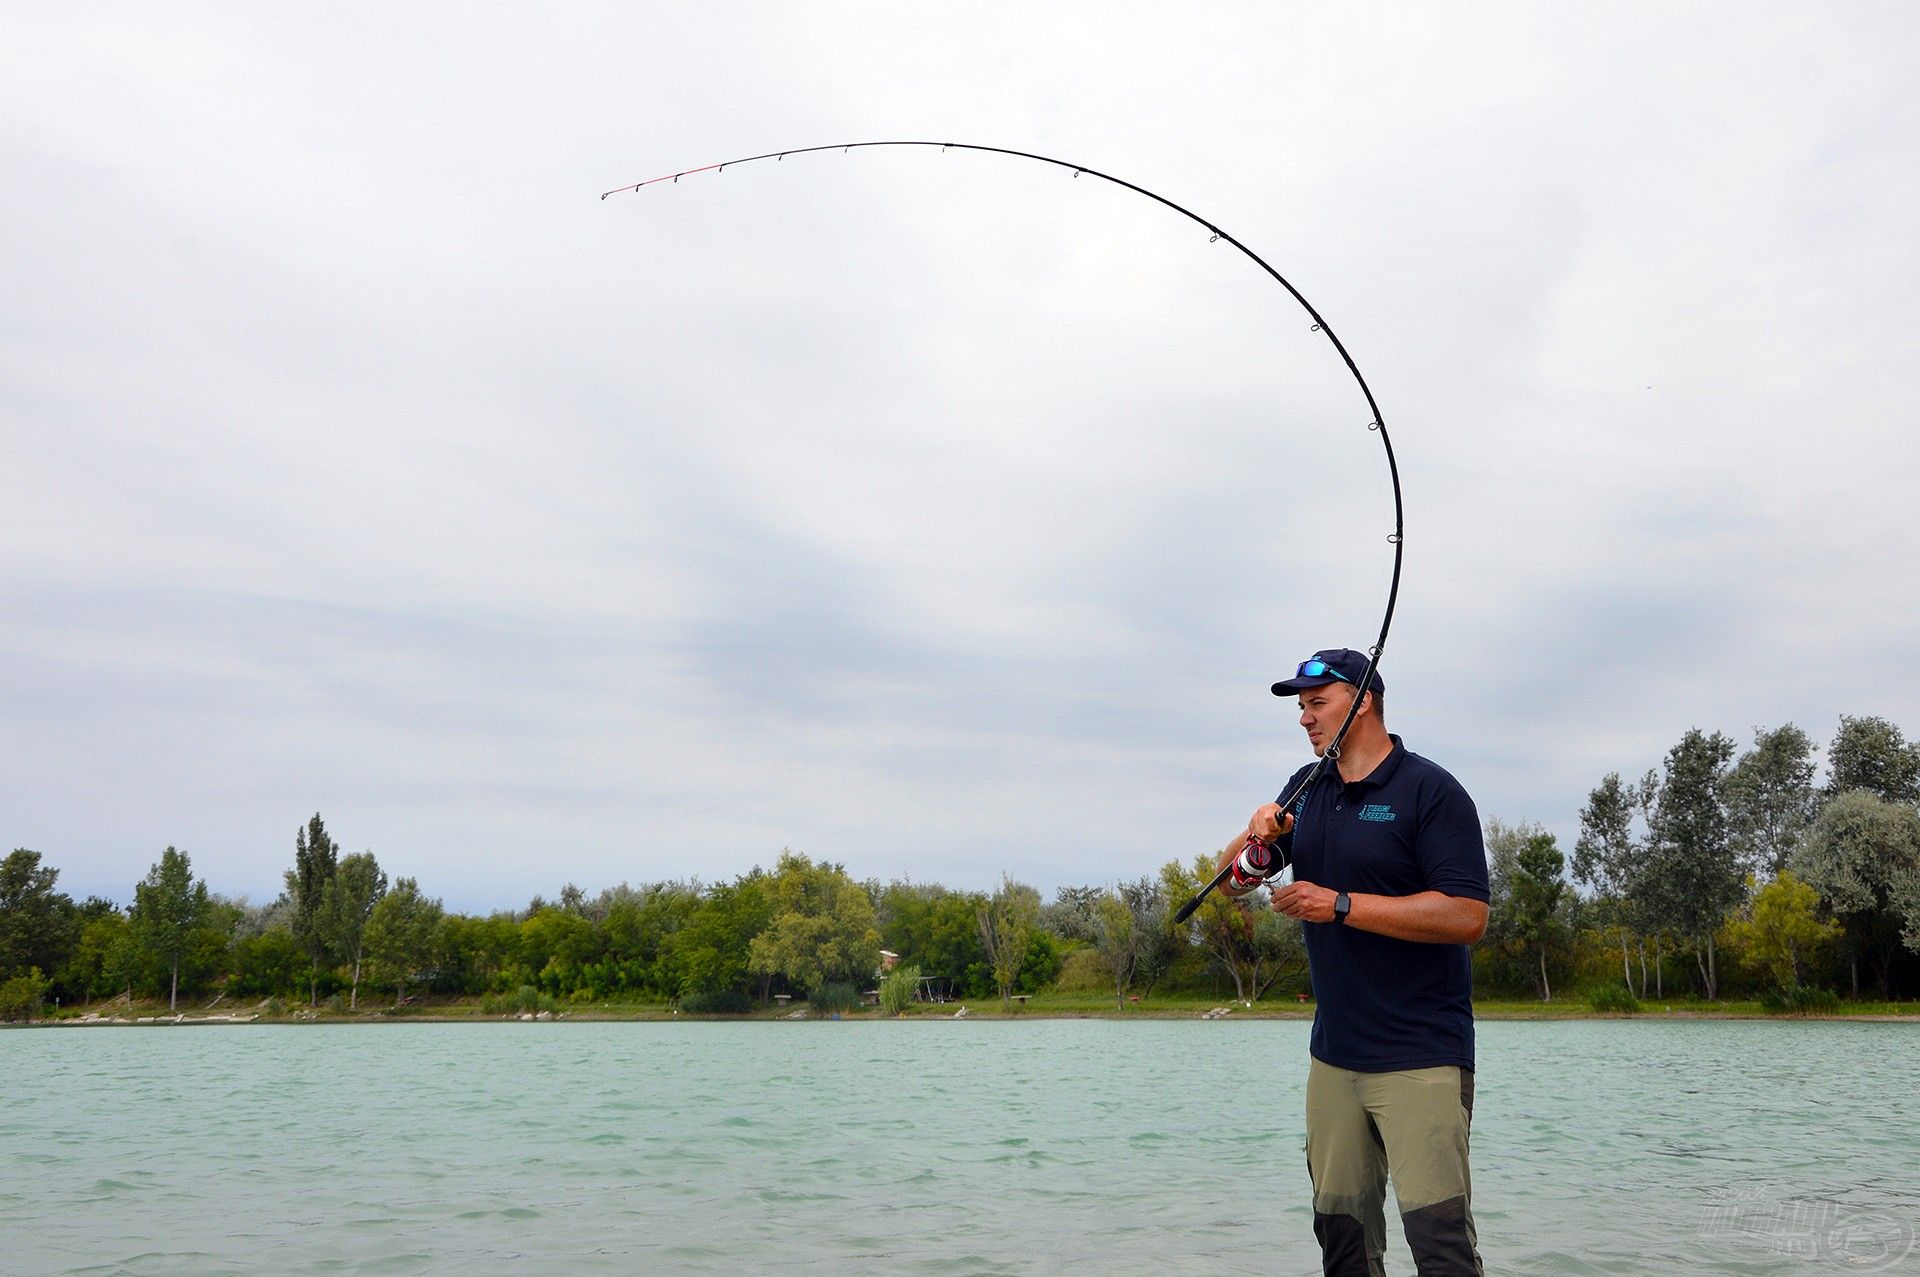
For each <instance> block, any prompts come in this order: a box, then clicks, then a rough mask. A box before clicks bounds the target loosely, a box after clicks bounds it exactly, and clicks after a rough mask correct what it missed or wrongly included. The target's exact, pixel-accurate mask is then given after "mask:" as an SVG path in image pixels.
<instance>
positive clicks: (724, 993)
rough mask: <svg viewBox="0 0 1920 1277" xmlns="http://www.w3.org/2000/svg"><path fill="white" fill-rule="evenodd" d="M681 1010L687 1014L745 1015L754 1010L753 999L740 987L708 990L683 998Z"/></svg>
mask: <svg viewBox="0 0 1920 1277" xmlns="http://www.w3.org/2000/svg"><path fill="white" fill-rule="evenodd" d="M680 1010H681V1011H682V1012H684V1013H685V1014H687V1015H745V1014H747V1013H748V1012H749V1011H751V1010H753V999H752V998H750V997H748V996H747V995H746V994H745V993H743V992H741V991H740V990H739V989H713V990H706V991H701V992H696V993H689V994H687V995H686V996H685V997H683V998H681V999H680Z"/></svg>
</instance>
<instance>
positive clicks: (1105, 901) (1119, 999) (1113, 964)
mask: <svg viewBox="0 0 1920 1277" xmlns="http://www.w3.org/2000/svg"><path fill="white" fill-rule="evenodd" d="M1093 922H1094V932H1093V934H1094V949H1095V951H1097V952H1098V953H1099V955H1100V960H1101V963H1102V965H1104V967H1105V968H1106V973H1107V977H1108V980H1109V981H1110V983H1111V986H1112V988H1113V1004H1114V1006H1116V1007H1124V1006H1125V1005H1126V997H1127V990H1128V989H1130V988H1132V987H1133V976H1134V971H1135V970H1136V969H1137V968H1138V966H1139V963H1140V951H1141V947H1142V943H1143V942H1142V938H1141V936H1140V930H1139V927H1138V926H1137V925H1136V924H1135V921H1134V916H1133V910H1131V909H1129V908H1127V902H1126V901H1124V900H1122V899H1121V898H1120V897H1119V896H1117V895H1112V894H1109V895H1105V896H1102V897H1101V898H1100V899H1099V900H1098V901H1097V902H1095V904H1094V907H1093Z"/></svg>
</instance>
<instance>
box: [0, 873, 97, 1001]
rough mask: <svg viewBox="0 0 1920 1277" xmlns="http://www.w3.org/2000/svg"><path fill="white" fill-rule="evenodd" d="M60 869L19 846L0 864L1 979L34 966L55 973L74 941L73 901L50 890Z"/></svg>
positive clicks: (75, 913)
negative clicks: (46, 863) (42, 861)
mask: <svg viewBox="0 0 1920 1277" xmlns="http://www.w3.org/2000/svg"><path fill="white" fill-rule="evenodd" d="M59 877H60V871H59V870H57V869H54V868H52V867H51V866H47V865H42V864H41V863H40V853H39V852H37V851H28V850H27V849H26V848H25V847H21V848H18V849H16V850H15V851H13V852H12V853H11V854H9V855H8V856H7V858H6V859H5V860H0V980H4V979H6V978H7V977H9V976H15V975H24V974H26V972H27V971H29V970H31V969H34V968H38V969H40V970H42V971H57V970H59V968H60V967H61V965H62V964H63V963H65V962H66V961H67V959H68V956H69V954H70V952H71V950H72V948H73V945H74V943H75V941H76V940H77V939H78V938H79V933H80V918H79V914H78V910H76V909H75V908H74V904H73V900H72V899H71V898H70V897H68V896H67V894H66V893H65V892H61V891H56V890H54V885H53V884H54V882H55V881H56V880H57V879H58V878H59Z"/></svg>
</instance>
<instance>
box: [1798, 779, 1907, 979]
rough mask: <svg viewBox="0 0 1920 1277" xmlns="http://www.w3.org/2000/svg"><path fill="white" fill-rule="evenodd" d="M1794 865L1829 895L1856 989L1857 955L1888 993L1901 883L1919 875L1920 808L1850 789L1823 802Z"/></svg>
mask: <svg viewBox="0 0 1920 1277" xmlns="http://www.w3.org/2000/svg"><path fill="white" fill-rule="evenodd" d="M1793 867H1794V872H1795V874H1796V875H1797V876H1798V877H1799V878H1800V879H1801V880H1802V881H1804V882H1806V883H1808V884H1810V885H1811V886H1812V887H1813V889H1814V890H1815V891H1818V892H1819V893H1820V895H1821V896H1822V897H1823V898H1824V899H1825V900H1826V902H1827V907H1828V908H1830V909H1831V910H1833V913H1834V915H1835V917H1836V918H1837V919H1838V920H1839V922H1840V925H1841V927H1842V928H1843V929H1844V934H1845V937H1846V942H1847V948H1848V952H1849V954H1850V956H1851V962H1852V970H1853V996H1854V997H1859V996H1860V972H1859V960H1860V959H1861V958H1865V959H1866V960H1867V962H1868V964H1869V965H1870V966H1872V968H1873V970H1874V974H1875V975H1876V976H1878V978H1879V981H1880V996H1881V997H1883V998H1891V997H1892V996H1893V957H1894V954H1895V952H1896V951H1897V950H1898V949H1899V946H1900V940H1901V936H1900V914H1899V908H1898V906H1899V905H1900V903H1902V902H1903V899H1904V892H1905V889H1906V884H1907V883H1908V882H1909V881H1910V880H1911V879H1912V878H1913V877H1914V876H1915V875H1920V813H1916V812H1915V811H1914V810H1913V809H1912V808H1911V807H1906V806H1902V805H1900V804H1898V803H1892V802H1888V801H1887V800H1886V799H1885V798H1882V797H1880V796H1879V795H1878V794H1874V793H1870V792H1868V791H1866V790H1859V789H1854V790H1848V791H1847V792H1846V793H1843V794H1841V795H1839V796H1838V797H1836V798H1834V799H1833V800H1832V801H1830V802H1828V803H1827V805H1826V806H1825V807H1824V808H1822V809H1821V812H1820V814H1819V815H1818V816H1816V817H1815V818H1814V821H1813V825H1812V827H1811V828H1809V829H1808V830H1807V836H1806V839H1805V841H1804V842H1802V843H1801V844H1800V850H1799V852H1798V853H1797V854H1796V855H1795V856H1794V863H1793Z"/></svg>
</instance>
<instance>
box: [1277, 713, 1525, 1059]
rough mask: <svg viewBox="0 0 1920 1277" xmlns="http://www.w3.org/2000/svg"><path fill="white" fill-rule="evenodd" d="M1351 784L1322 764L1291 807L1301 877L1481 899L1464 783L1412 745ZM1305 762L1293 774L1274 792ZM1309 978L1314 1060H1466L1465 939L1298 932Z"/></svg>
mask: <svg viewBox="0 0 1920 1277" xmlns="http://www.w3.org/2000/svg"><path fill="white" fill-rule="evenodd" d="M1391 739H1392V741H1393V752H1392V753H1390V754H1388V755H1387V756H1386V758H1384V759H1382V760H1381V762H1380V765H1379V766H1378V767H1375V768H1374V769H1373V772H1372V774H1371V775H1369V776H1368V777H1367V778H1366V779H1364V780H1358V781H1355V782H1353V783H1352V784H1347V783H1345V782H1343V781H1342V780H1341V779H1340V774H1339V771H1338V770H1337V769H1336V768H1335V767H1334V766H1329V767H1328V768H1327V769H1326V770H1325V771H1324V772H1322V773H1321V775H1320V777H1319V778H1318V779H1317V780H1315V781H1314V783H1313V786H1312V788H1311V789H1309V790H1308V791H1307V792H1306V793H1304V794H1302V795H1301V796H1300V797H1299V798H1298V799H1297V800H1296V801H1295V803H1294V807H1293V813H1294V816H1293V818H1294V826H1293V833H1292V834H1291V835H1289V837H1288V838H1287V839H1285V840H1283V842H1282V846H1283V847H1285V846H1286V844H1287V843H1288V842H1290V843H1291V846H1290V847H1286V849H1287V850H1288V851H1290V852H1291V854H1292V857H1293V876H1294V880H1295V881H1296V882H1311V883H1315V884H1317V885H1318V886H1322V887H1328V888H1331V889H1332V890H1334V891H1346V892H1364V893H1367V894H1370V895H1378V896H1411V895H1414V894H1416V893H1418V892H1422V891H1438V892H1442V893H1444V894H1446V895H1449V896H1467V897H1471V898H1472V899H1474V900H1485V899H1487V894H1488V893H1487V851H1486V845H1485V843H1484V842H1483V841H1482V840H1481V836H1480V814H1479V813H1478V812H1477V811H1475V810H1474V806H1473V799H1471V798H1469V797H1468V796H1467V791H1466V790H1465V789H1463V788H1461V786H1460V782H1459V781H1457V780H1455V779H1454V778H1453V777H1452V776H1451V775H1449V774H1448V773H1447V772H1446V770H1445V769H1444V768H1441V767H1439V766H1437V765H1436V764H1434V763H1432V762H1430V761H1428V760H1427V759H1425V758H1422V757H1420V755H1418V754H1415V753H1413V752H1411V751H1410V750H1408V749H1407V748H1406V747H1405V746H1404V745H1402V744H1401V743H1400V738H1399V737H1398V736H1394V737H1392V738H1391ZM1309 770H1310V768H1306V767H1303V768H1301V769H1300V770H1299V771H1297V772H1295V773H1294V774H1293V778H1292V779H1291V780H1289V781H1288V782H1287V787H1286V789H1284V790H1282V791H1281V796H1282V797H1284V796H1285V795H1286V794H1288V793H1290V792H1292V790H1293V787H1294V786H1295V785H1297V784H1299V783H1300V781H1301V779H1302V778H1303V777H1304V776H1305V775H1306V774H1307V772H1308V771H1309ZM1300 929H1301V931H1302V932H1303V933H1304V936H1305V939H1306V946H1307V963H1308V970H1309V972H1310V974H1311V978H1312V980H1313V997H1314V1004H1315V1006H1314V1013H1313V1042H1312V1051H1313V1056H1314V1058H1315V1059H1318V1060H1324V1061H1325V1062H1326V1063H1328V1064H1331V1065H1334V1066H1336V1067H1338V1068H1343V1069H1352V1070H1354V1071H1356V1072H1360V1073H1386V1072H1391V1071H1392V1070H1395V1069H1424V1068H1432V1067H1434V1066H1436V1065H1443V1064H1457V1065H1459V1066H1460V1067H1462V1068H1466V1069H1471V1068H1472V1067H1473V968H1472V965H1471V963H1470V961H1469V958H1468V947H1467V946H1466V945H1464V944H1426V943H1422V942H1419V941H1413V940H1396V939H1394V938H1393V937H1391V936H1383V935H1378V934H1376V933H1374V932H1371V931H1362V930H1360V929H1359V928H1358V927H1351V926H1348V925H1346V924H1345V923H1338V922H1306V923H1302V924H1301V927H1300Z"/></svg>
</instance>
